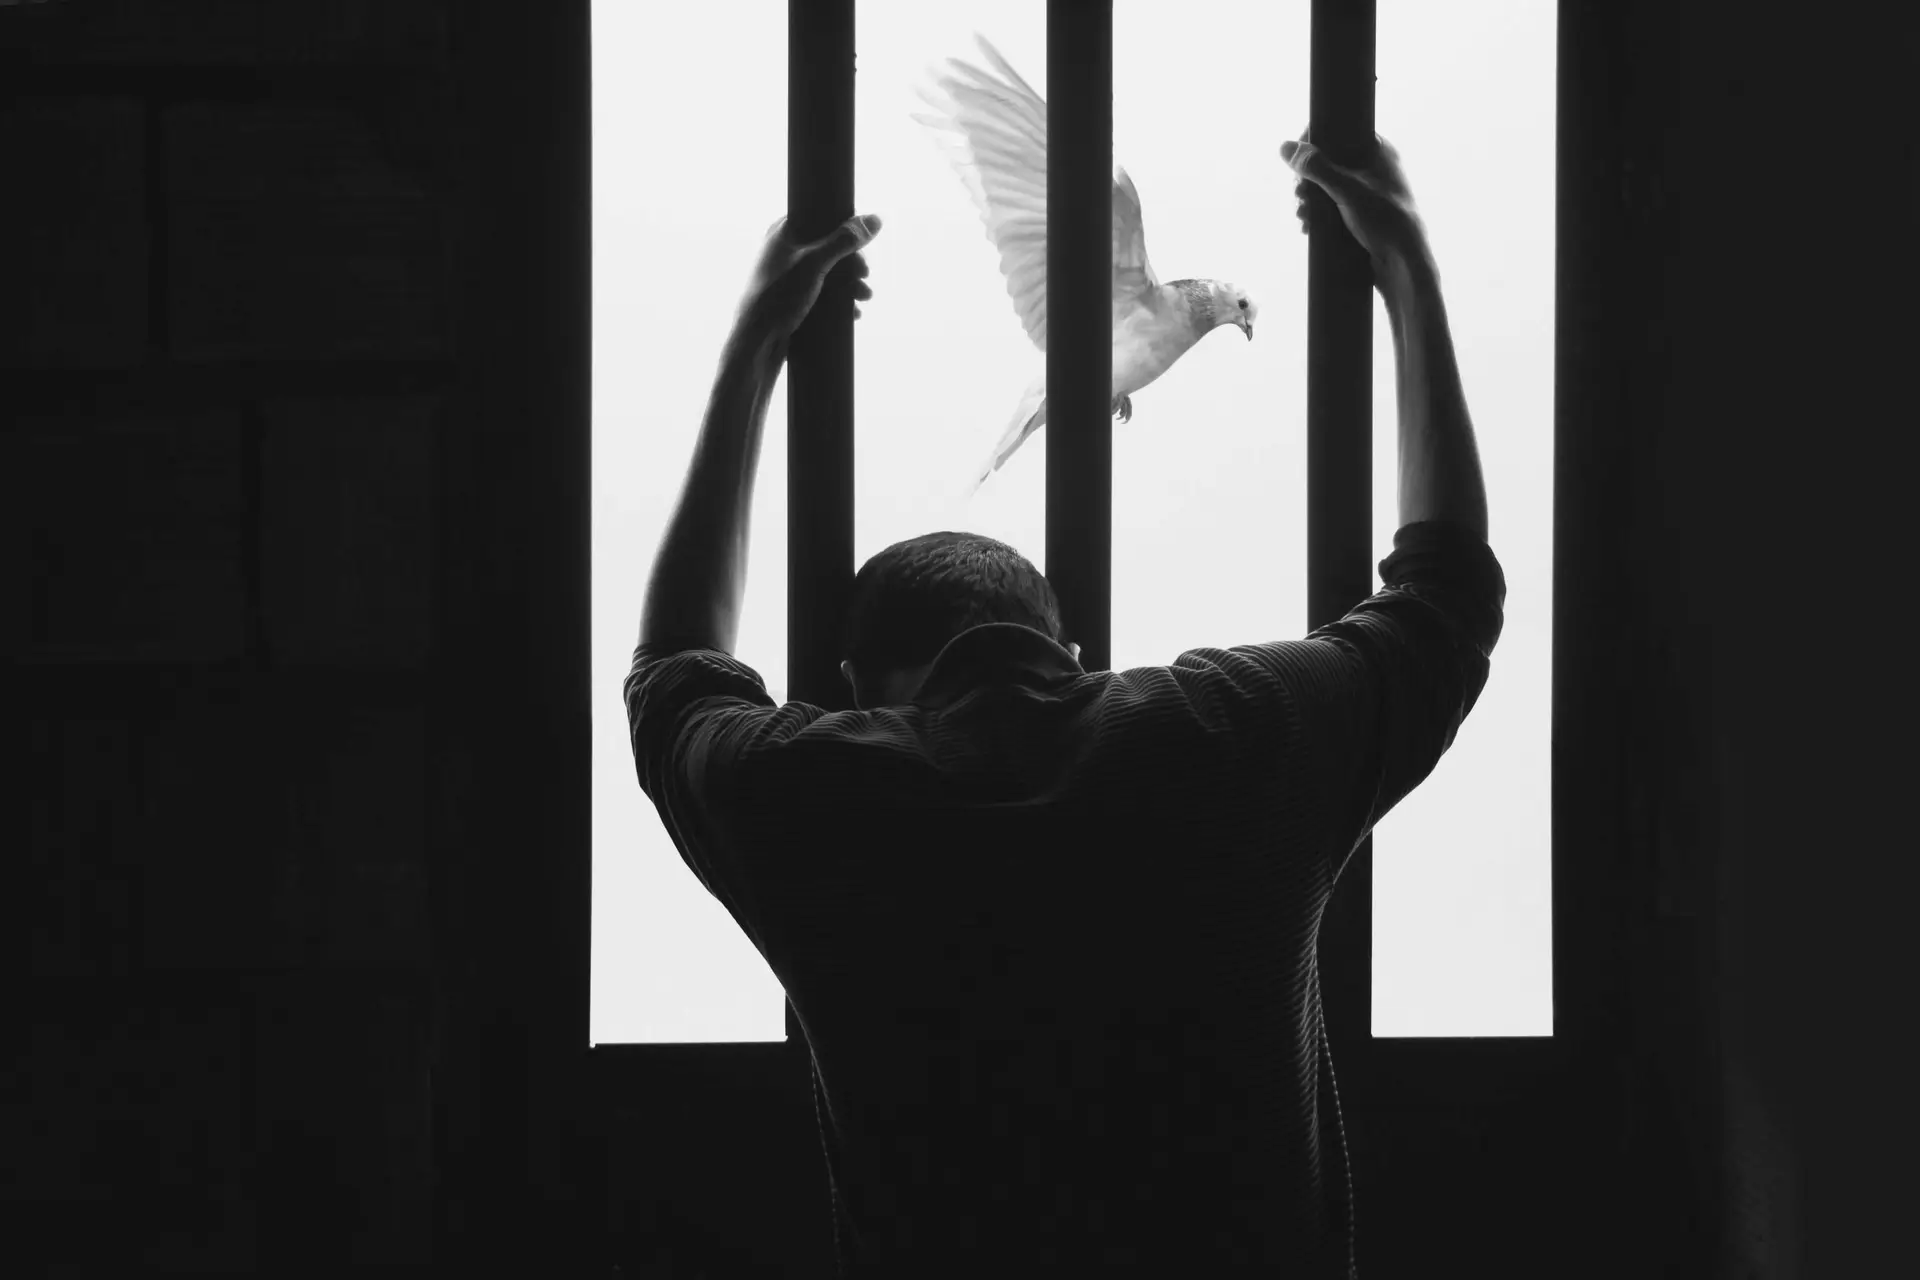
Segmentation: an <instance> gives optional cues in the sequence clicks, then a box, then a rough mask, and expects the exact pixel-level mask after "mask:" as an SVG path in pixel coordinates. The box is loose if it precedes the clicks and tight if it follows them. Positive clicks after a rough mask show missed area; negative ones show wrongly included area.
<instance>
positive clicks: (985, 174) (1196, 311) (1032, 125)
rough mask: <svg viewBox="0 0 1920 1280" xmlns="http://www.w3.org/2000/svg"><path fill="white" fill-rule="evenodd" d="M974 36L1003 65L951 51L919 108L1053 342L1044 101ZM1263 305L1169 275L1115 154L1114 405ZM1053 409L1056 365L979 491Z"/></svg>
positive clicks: (1247, 323)
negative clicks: (1153, 251) (1156, 262)
mask: <svg viewBox="0 0 1920 1280" xmlns="http://www.w3.org/2000/svg"><path fill="white" fill-rule="evenodd" d="M974 39H975V40H976V41H978V42H979V45H980V49H981V51H982V52H983V53H985V54H986V55H987V60H988V61H989V62H991V63H992V64H993V66H994V67H995V68H996V69H997V70H998V71H999V73H1000V75H999V78H997V79H996V78H995V77H994V76H993V75H991V74H989V73H988V72H986V71H984V70H982V69H981V68H979V67H975V66H972V65H970V64H968V63H965V62H961V61H960V60H959V59H957V58H949V59H948V60H947V62H948V65H949V66H950V67H951V68H952V69H953V72H954V74H948V75H936V76H935V85H936V86H937V88H938V90H939V91H941V92H942V93H943V94H944V100H943V99H942V98H941V97H939V96H936V95H935V93H933V92H930V91H928V90H927V89H926V88H925V87H922V88H921V89H920V90H919V93H920V96H921V98H922V99H924V100H925V101H926V102H927V103H928V105H930V106H932V107H933V108H934V109H935V110H936V111H938V112H939V113H940V114H939V115H937V116H929V115H924V114H920V113H915V114H914V116H913V118H914V119H915V120H918V121H919V122H921V123H922V124H925V125H929V126H931V127H932V128H933V129H935V130H936V131H938V132H939V133H940V134H941V135H942V139H941V140H942V141H943V143H944V144H945V146H946V148H947V150H948V152H949V158H950V159H952V161H953V164H954V168H955V170H956V171H957V172H958V173H959V174H960V180H961V181H962V182H964V183H965V184H966V187H967V192H968V194H970V195H971V196H972V197H973V203H974V205H975V206H976V207H977V208H978V209H979V210H980V218H981V220H982V221H983V222H985V223H986V226H987V236H988V238H989V239H991V240H992V241H993V244H994V247H995V248H996V249H998V250H999V251H1000V271H1001V274H1003V275H1005V276H1006V278H1007V292H1008V294H1010V295H1011V296H1012V298H1013V305H1014V310H1016V311H1018V312H1019V313H1020V323H1021V324H1023V325H1024V326H1026V330H1027V336H1028V337H1029V338H1032V339H1033V344H1034V345H1035V346H1036V347H1038V348H1040V350H1041V351H1042V352H1044V351H1046V349H1047V104H1046V102H1045V101H1044V100H1043V99H1042V98H1041V97H1040V95H1039V94H1037V93H1035V92H1034V91H1033V87H1032V86H1031V85H1029V84H1028V83H1027V82H1026V81H1025V80H1022V79H1021V78H1020V76H1019V74H1018V73H1017V72H1015V71H1014V69H1013V68H1012V67H1011V66H1009V65H1008V63H1007V60H1006V59H1005V58H1003V57H1001V56H1000V52H999V50H997V49H995V48H994V47H993V46H992V45H991V44H989V43H987V40H986V38H985V37H984V36H981V35H980V34H978V33H977V32H976V33H975V35H974ZM1258 312H1259V308H1258V307H1256V306H1255V305H1254V302H1253V299H1251V298H1249V297H1248V296H1247V294H1246V291H1245V290H1243V289H1240V288H1239V287H1237V286H1235V285H1231V284H1228V283H1227V282H1226V281H1224V280H1174V281H1171V282H1170V283H1167V284H1161V283H1160V278H1159V277H1158V276H1156V275H1154V273H1153V266H1152V264H1151V263H1149V262H1148V261H1147V242H1146V233H1145V231H1144V229H1143V228H1142V226H1141V222H1140V193H1139V192H1137V191H1136V190H1134V186H1133V179H1132V178H1130V177H1128V176H1127V171H1126V170H1125V169H1123V168H1120V167H1119V166H1118V165H1116V166H1115V167H1114V181H1113V409H1112V411H1113V412H1114V413H1116V414H1118V415H1119V418H1120V421H1122V422H1128V421H1130V420H1131V419H1132V417H1133V401H1132V394H1133V393H1134V392H1135V391H1138V390H1140V389H1141V388H1142V387H1144V386H1146V385H1148V384H1149V383H1151V382H1152V381H1153V380H1154V379H1155V378H1158V377H1159V376H1160V375H1161V374H1163V373H1165V372H1166V371H1167V370H1168V369H1170V368H1171V367H1172V366H1173V362H1174V361H1176V360H1178V359H1179V358H1180V357H1181V356H1182V355H1184V354H1186V352H1187V350H1188V348H1190V347H1192V346H1193V344H1194V343H1196V342H1198V341H1200V339H1201V338H1203V337H1205V336H1206V335H1207V334H1208V333H1210V332H1211V331H1213V330H1214V329H1216V328H1218V327H1219V326H1221V325H1223V324H1232V325H1238V326H1239V327H1240V329H1241V331H1242V332H1244V333H1245V334H1246V335H1247V338H1248V340H1249V341H1251V340H1252V338H1253V320H1254V316H1255V315H1257V314H1258ZM1046 421H1047V375H1046V371H1045V370H1044V369H1043V370H1042V371H1041V372H1040V375H1039V376H1038V377H1036V378H1035V379H1034V380H1033V382H1032V383H1031V384H1030V385H1029V386H1028V387H1027V391H1026V394H1025V395H1024V396H1022V397H1021V399H1020V407H1019V408H1018V409H1016V410H1015V411H1014V414H1013V420H1012V421H1011V422H1009V423H1008V424H1007V430H1006V434H1005V435H1003V436H1001V437H1000V443H999V444H998V445H996V446H994V450H993V455H992V457H991V458H989V459H988V461H987V462H986V463H985V464H983V466H982V469H981V471H980V475H979V478H978V479H976V480H975V481H974V482H973V489H972V491H971V492H977V491H978V490H979V488H980V486H981V485H982V484H984V483H985V482H986V479H987V477H988V476H990V475H992V474H993V473H994V472H995V471H998V470H999V469H1000V468H1001V467H1002V466H1004V465H1006V461H1007V459H1008V458H1010V457H1012V456H1013V453H1014V450H1016V449H1018V448H1019V447H1020V445H1021V443H1022V442H1023V441H1025V440H1026V438H1027V437H1028V436H1030V435H1032V434H1033V433H1034V432H1036V431H1038V430H1039V429H1040V428H1041V427H1042V426H1043V425H1045V423H1046Z"/></svg>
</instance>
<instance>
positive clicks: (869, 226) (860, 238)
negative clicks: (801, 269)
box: [814, 213, 880, 268]
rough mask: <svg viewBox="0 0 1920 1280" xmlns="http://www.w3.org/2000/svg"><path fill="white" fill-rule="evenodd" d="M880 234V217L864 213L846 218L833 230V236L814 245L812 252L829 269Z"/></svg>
mask: <svg viewBox="0 0 1920 1280" xmlns="http://www.w3.org/2000/svg"><path fill="white" fill-rule="evenodd" d="M879 234H880V215H879V214H877V213H864V214H860V215H858V216H857V217H852V218H848V219H847V220H846V221H845V222H843V223H841V224H840V225H839V226H837V227H835V228H834V229H833V234H831V235H829V236H828V237H827V238H826V239H824V240H822V241H820V242H819V243H818V244H816V245H814V251H815V252H816V253H817V254H818V255H819V256H820V257H822V258H824V259H825V260H826V265H827V266H828V267H829V268H831V267H832V266H833V265H834V264H835V263H837V262H839V261H840V259H842V258H844V257H846V256H847V255H848V254H850V253H858V252H859V251H860V250H861V249H864V248H866V246H867V245H869V244H871V243H872V242H873V238H874V237H875V236H876V235H879Z"/></svg>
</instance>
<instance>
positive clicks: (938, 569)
mask: <svg viewBox="0 0 1920 1280" xmlns="http://www.w3.org/2000/svg"><path fill="white" fill-rule="evenodd" d="M988 622H1017V623H1019V624H1020V625H1022V626H1026V627H1032V628H1033V629H1034V630H1035V631H1038V632H1040V633H1041V634H1042V635H1045V636H1047V637H1048V638H1049V639H1051V640H1053V641H1054V642H1055V643H1056V644H1062V645H1064V644H1065V641H1064V639H1063V638H1062V634H1061V626H1060V602H1059V601H1058V600H1057V599H1056V598H1055V597H1054V594H1053V587H1052V585H1051V584H1049V583H1048V582H1047V580H1046V578H1045V576H1044V575H1042V574H1041V572H1040V571H1039V570H1038V569H1036V568H1034V567H1033V562H1032V561H1030V560H1028V559H1027V558H1026V557H1025V556H1023V555H1021V554H1020V553H1019V552H1018V551H1015V550H1014V549H1013V548H1012V547H1010V546H1008V545H1007V544H1006V543H1004V542H1000V541H997V540H995V539H993V538H989V537H986V536H984V535H983V534H978V533H955V532H952V531H951V530H946V531H942V532H940V533H923V534H921V535H920V536H919V537H917V538H908V539H907V540H906V541H904V542H896V543H894V544H893V545H892V546H890V547H888V548H887V549H886V550H884V551H880V552H877V553H875V555H874V556H873V557H872V558H871V559H869V560H868V561H867V562H866V564H864V565H862V566H861V568H860V572H859V573H858V574H856V575H854V579H853V596H852V600H851V601H850V602H849V604H848V608H847V619H846V630H845V633H844V635H843V643H842V648H843V650H844V654H845V656H846V658H847V659H848V660H850V661H851V662H852V663H853V665H854V667H855V668H857V669H858V670H860V671H862V672H867V673H870V674H875V675H877V674H878V673H880V672H882V671H906V670H910V669H912V668H914V667H919V666H923V665H925V664H926V663H929V662H932V661H933V660H934V659H935V658H936V657H938V656H939V654H940V650H941V649H943V648H945V647H946V644H947V642H948V641H949V640H951V639H953V638H954V637H955V636H957V635H959V634H960V633H961V632H962V631H965V630H967V629H968V628H969V627H977V626H980V625H982V624H984V623H988Z"/></svg>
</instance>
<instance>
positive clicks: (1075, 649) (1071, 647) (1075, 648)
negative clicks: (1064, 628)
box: [1067, 643, 1080, 662]
mask: <svg viewBox="0 0 1920 1280" xmlns="http://www.w3.org/2000/svg"><path fill="white" fill-rule="evenodd" d="M1067 651H1068V652H1069V653H1071V654H1072V655H1073V660H1074V661H1075V662H1078V661H1080V646H1079V645H1077V644H1072V643H1069V644H1068V645H1067Z"/></svg>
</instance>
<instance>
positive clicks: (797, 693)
mask: <svg viewBox="0 0 1920 1280" xmlns="http://www.w3.org/2000/svg"><path fill="white" fill-rule="evenodd" d="M853 4H854V0H788V4H787V218H788V223H787V225H788V227H789V228H790V229H791V231H792V232H793V234H794V235H796V236H798V237H800V238H802V239H806V240H814V239H818V238H820V237H821V236H824V235H826V234H827V232H829V231H831V230H832V229H833V228H834V227H836V226H838V225H839V224H840V223H842V222H844V221H846V220H847V219H848V218H851V217H852V216H853V213H854V209H853V60H854V51H853V35H854V18H853ZM854 567H855V566H854V563H853V283H852V277H850V276H849V275H848V274H847V273H846V271H845V269H844V267H843V268H836V269H835V270H834V271H833V273H832V274H831V275H829V276H828V277H827V280H826V283H825V285H824V286H823V287H822V288H821V290H820V298H819V300H818V301H817V302H816V303H815V304H814V307H813V310H812V311H811V312H810V313H809V314H808V316H807V319H806V321H805V322H804V323H803V324H801V326H800V327H799V328H798V329H797V330H795V331H794V335H793V340H792V342H791V343H790V344H789V345H788V349H787V696H788V697H789V698H790V699H792V700H794V701H799V702H808V703H811V704H813V705H814V706H817V707H824V708H826V709H827V710H829V711H843V710H849V709H851V708H852V706H853V700H852V695H851V692H850V691H849V690H848V689H847V686H846V682H845V681H844V680H842V679H841V677H840V659H841V658H842V657H843V656H844V655H843V654H841V653H840V652H839V648H840V630H841V619H842V618H843V617H844V616H845V614H846V606H847V601H848V600H849V598H850V597H851V595H852V590H853V574H854ZM787 1043H788V1044H789V1045H797V1046H799V1047H801V1048H803V1049H804V1048H805V1046H806V1037H805V1035H804V1034H803V1033H802V1031H801V1029H800V1023H799V1019H798V1018H797V1017H796V1016H795V1014H794V1010H793V1002H792V1001H791V1000H789V1001H788V1002H787Z"/></svg>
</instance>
